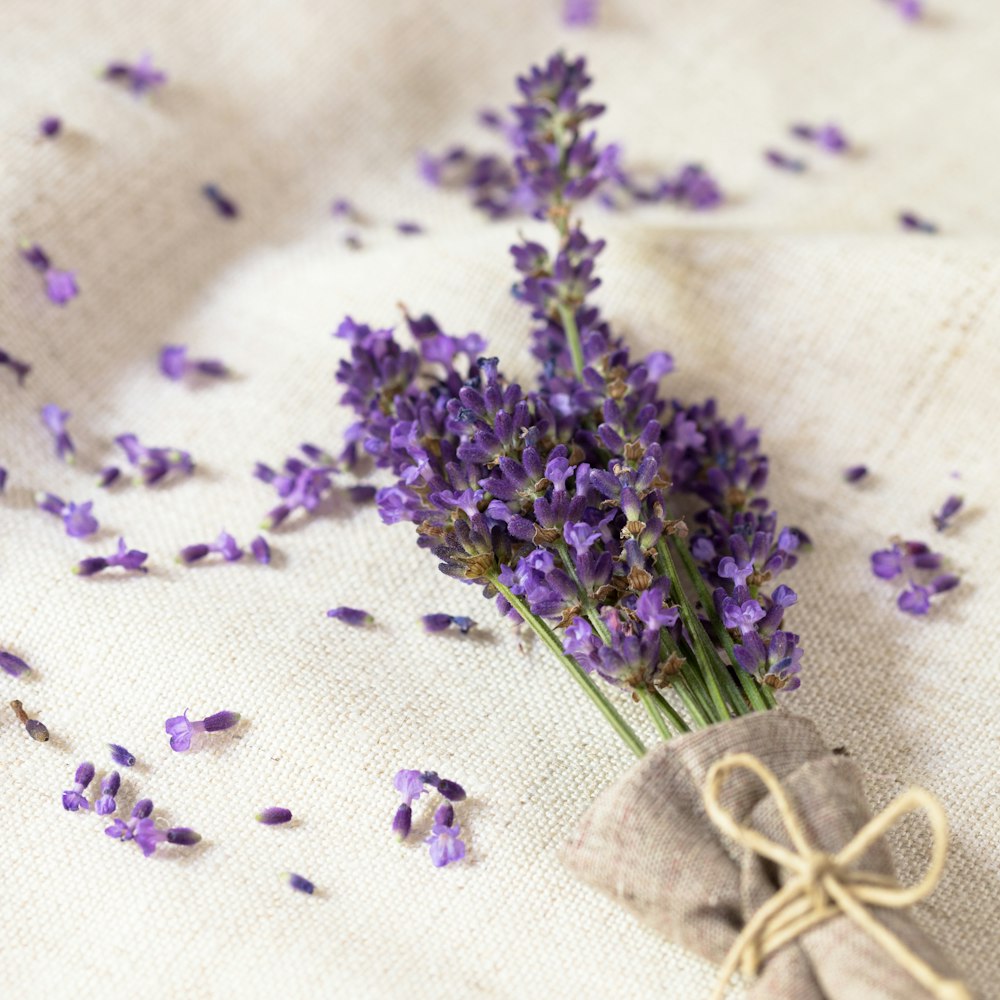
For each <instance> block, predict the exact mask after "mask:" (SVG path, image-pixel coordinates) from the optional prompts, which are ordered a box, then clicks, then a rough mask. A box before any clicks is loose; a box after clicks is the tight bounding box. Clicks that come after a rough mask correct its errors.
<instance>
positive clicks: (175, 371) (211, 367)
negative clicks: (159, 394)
mask: <svg viewBox="0 0 1000 1000" xmlns="http://www.w3.org/2000/svg"><path fill="white" fill-rule="evenodd" d="M187 355H188V349H187V348H186V347H183V346H181V345H179V344H169V345H167V346H166V347H164V348H163V349H162V350H161V351H160V371H161V372H162V373H163V374H164V375H166V377H167V378H169V379H173V380H174V381H175V382H176V381H179V380H180V379H182V378H184V376H185V375H190V374H197V375H207V376H209V377H210V378H223V377H225V376H226V375H228V374H229V370H228V369H227V368H226V366H225V365H224V364H223V363H222V362H221V361H216V360H215V359H214V358H197V359H192V358H189V357H188V356H187Z"/></svg>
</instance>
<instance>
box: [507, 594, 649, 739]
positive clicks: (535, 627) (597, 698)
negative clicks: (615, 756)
mask: <svg viewBox="0 0 1000 1000" xmlns="http://www.w3.org/2000/svg"><path fill="white" fill-rule="evenodd" d="M491 582H492V583H493V586H494V587H496V588H497V590H499V591H500V593H501V594H503V596H504V597H505V598H506V599H507V602H508V603H509V604H510V606H511V607H512V608H513V609H514V610H515V611H516V612H517V613H518V614H519V615H520V616H521V618H523V619H524V621H525V623H526V624H527V625H528V627H529V628H531V630H532V631H533V632H534V633H535V634H536V635H537V636H538V638H539V639H541V640H542V642H543V643H544V644H545V645H546V646H548V648H549V650H550V651H551V652H552V653H553V654H554V655H555V657H556V659H557V660H558V661H559V662H560V663H561V664H562V665H563V666H564V667H565V668H566V669H567V670H568V671H569V672H570V674H571V675H572V677H573V679H574V680H575V681H576V682H577V684H579V685H580V687H582V688H583V690H584V692H585V694H586V695H587V697H588V698H590V700H591V701H592V702H593V703H594V704H595V705H596V706H597V707H598V709H600V711H601V714H602V715H603V716H604V717H605V718H606V719H607V720H608V722H610V723H611V727H612V729H614V731H615V732H616V733H617V734H618V735H619V736H620V737H621V739H622V741H623V742H624V744H625V745H626V746H627V747H628V748H629V750H631V751H632V753H634V754H635V755H636V757H641V756H642V755H643V754H644V753H645V752H646V748H645V747H644V746H643V744H642V741H641V740H640V739H639V737H638V736H636V734H635V733H634V732H633V730H632V727H631V726H629V724H628V723H627V722H626V721H625V720H624V719H623V718H622V717H621V716H620V715H619V714H618V710H617V709H616V708H615V707H614V705H612V704H611V702H610V701H608V699H607V698H606V697H605V696H604V694H603V693H602V692H601V691H600V689H599V688H598V687H597V685H596V684H595V683H594V682H593V680H591V678H590V676H589V674H587V672H586V671H585V670H584V669H583V667H581V666H580V664H579V663H577V662H576V660H574V659H573V657H571V656H567V655H566V653H565V652H564V650H563V648H562V644H561V643H560V642H559V639H558V638H557V636H556V634H555V633H554V632H553V631H552V629H550V628H549V626H548V625H547V624H546V623H545V622H544V621H542V619H541V618H539V617H538V615H536V614H535V613H534V612H533V611H532V610H531V609H530V608H529V607H528V606H527V604H525V603H524V601H522V600H521V598H520V597H518V596H517V595H516V594H514V593H513V592H512V591H511V590H510V588H509V587H505V586H504V585H503V584H502V583H501V582H500V581H499V580H498V579H497V578H496V577H492V578H491Z"/></svg>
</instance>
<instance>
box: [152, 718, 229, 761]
mask: <svg viewBox="0 0 1000 1000" xmlns="http://www.w3.org/2000/svg"><path fill="white" fill-rule="evenodd" d="M239 721H240V716H239V714H238V713H237V712H216V713H215V714H214V715H210V716H208V718H207V719H202V720H201V721H192V720H190V719H188V717H187V712H184V714H183V715H175V716H174V717H173V718H170V719H167V721H166V722H165V723H164V724H163V728H164V730H165V731H166V733H167V735H168V736H169V737H170V749H171V750H174V751H175V752H177V753H183V752H184V751H185V750H189V749H190V747H191V738H192V736H193V735H194V734H195V733H217V732H221V731H222V730H225V729H231V728H232V727H233V726H235V725H236V723H237V722H239Z"/></svg>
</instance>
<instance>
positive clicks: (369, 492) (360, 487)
mask: <svg viewBox="0 0 1000 1000" xmlns="http://www.w3.org/2000/svg"><path fill="white" fill-rule="evenodd" d="M377 492H378V490H377V488H376V487H374V486H369V485H368V484H367V483H358V484H356V485H355V486H348V487H347V495H348V497H349V498H350V500H351V503H371V501H372V500H374V499H375V494H376V493H377Z"/></svg>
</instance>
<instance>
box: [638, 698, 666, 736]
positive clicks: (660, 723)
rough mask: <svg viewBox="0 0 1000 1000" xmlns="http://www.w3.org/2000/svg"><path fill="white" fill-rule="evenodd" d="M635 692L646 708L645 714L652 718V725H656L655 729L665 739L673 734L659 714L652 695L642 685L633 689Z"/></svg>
mask: <svg viewBox="0 0 1000 1000" xmlns="http://www.w3.org/2000/svg"><path fill="white" fill-rule="evenodd" d="M635 693H636V695H637V696H638V698H639V701H641V702H642V707H643V708H645V709H646V714H647V715H648V716H649V717H650V719H652V721H653V725H654V726H656V731H657V732H658V733H659V734H660V736H662V737H663V739H665V740H669V739H670V737H671V736H673V735H674V734H673V733H672V732H671V731H670V727H669V726H668V725H667V724H666V722H665V721H664V719H663V716H662V715H660V711H659V708H658V707H657V704H656V702H655V701H654V700H653V696H652V695H651V694H650V693H649V692H648V691H647V690H646V689H645V688H642V687H638V688H636V689H635Z"/></svg>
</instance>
